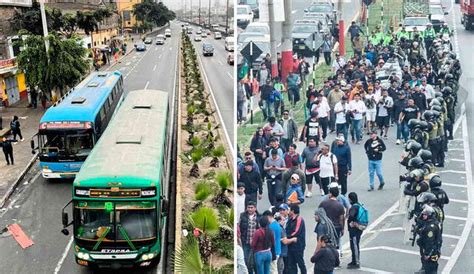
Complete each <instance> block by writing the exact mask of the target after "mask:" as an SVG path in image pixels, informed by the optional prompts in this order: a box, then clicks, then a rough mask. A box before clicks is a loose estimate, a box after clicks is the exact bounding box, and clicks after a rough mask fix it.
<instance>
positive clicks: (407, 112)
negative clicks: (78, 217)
mask: <svg viewBox="0 0 474 274" xmlns="http://www.w3.org/2000/svg"><path fill="white" fill-rule="evenodd" d="M420 116H421V113H420V110H419V109H418V107H417V106H416V105H415V101H413V99H408V101H407V105H406V106H405V107H404V108H403V109H402V111H401V112H400V115H399V117H398V124H400V125H401V132H402V135H403V140H404V142H405V143H406V142H407V141H408V135H409V132H410V129H409V128H408V122H409V121H410V120H411V119H420ZM399 143H400V140H399V139H397V145H398V144H399Z"/></svg>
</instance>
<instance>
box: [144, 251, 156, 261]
mask: <svg viewBox="0 0 474 274" xmlns="http://www.w3.org/2000/svg"><path fill="white" fill-rule="evenodd" d="M153 257H155V254H154V253H148V254H143V255H142V260H143V261H146V260H151V259H153Z"/></svg>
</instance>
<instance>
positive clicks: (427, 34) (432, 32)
mask: <svg viewBox="0 0 474 274" xmlns="http://www.w3.org/2000/svg"><path fill="white" fill-rule="evenodd" d="M423 34H424V37H426V38H431V39H434V38H435V37H436V32H435V30H434V29H433V28H431V29H425V31H424V32H423Z"/></svg>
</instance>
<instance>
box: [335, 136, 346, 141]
mask: <svg viewBox="0 0 474 274" xmlns="http://www.w3.org/2000/svg"><path fill="white" fill-rule="evenodd" d="M336 141H342V142H345V141H346V139H345V138H344V135H339V136H337V137H336Z"/></svg>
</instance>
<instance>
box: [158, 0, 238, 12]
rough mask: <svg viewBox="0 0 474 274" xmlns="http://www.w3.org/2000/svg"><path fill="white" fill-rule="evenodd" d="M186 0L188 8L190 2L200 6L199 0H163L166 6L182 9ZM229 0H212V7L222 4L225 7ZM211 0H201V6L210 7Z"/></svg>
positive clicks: (231, 0)
mask: <svg viewBox="0 0 474 274" xmlns="http://www.w3.org/2000/svg"><path fill="white" fill-rule="evenodd" d="M184 1H186V8H189V4H190V3H191V2H192V5H193V6H195V7H198V6H199V0H162V1H161V2H163V3H164V4H165V5H166V6H168V7H169V8H170V9H172V10H177V9H182V8H183V7H184ZM233 2H234V1H233V0H229V5H231V4H232V3H233ZM226 3H227V1H226V0H211V7H214V5H220V6H222V7H225V5H226ZM208 6H209V0H201V8H203V7H208Z"/></svg>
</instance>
